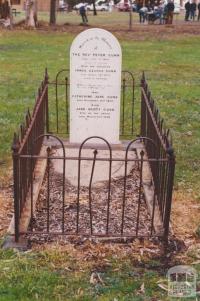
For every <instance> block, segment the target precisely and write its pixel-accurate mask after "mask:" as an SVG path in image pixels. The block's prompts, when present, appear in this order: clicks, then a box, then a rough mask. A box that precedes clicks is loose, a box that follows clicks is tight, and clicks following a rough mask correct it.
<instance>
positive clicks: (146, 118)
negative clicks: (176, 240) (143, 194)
mask: <svg viewBox="0 0 200 301" xmlns="http://www.w3.org/2000/svg"><path fill="white" fill-rule="evenodd" d="M141 136H144V137H148V138H150V139H152V140H153V141H154V142H155V144H156V147H154V146H153V145H152V144H151V143H149V142H148V140H146V141H145V147H146V151H147V155H148V158H152V157H154V158H160V159H163V158H167V160H168V162H167V164H163V162H162V160H159V161H157V163H156V164H152V162H151V161H150V162H149V163H150V166H151V171H152V178H153V182H154V189H155V196H156V198H157V202H158V205H159V209H160V213H161V217H162V221H163V224H164V229H165V236H166V237H167V236H168V232H169V220H170V212H171V201H172V190H173V183H174V171H175V155H174V151H173V148H172V138H171V135H170V131H169V129H167V128H166V126H165V124H164V120H163V119H162V118H161V116H160V113H159V110H158V108H157V106H156V103H155V101H154V99H153V97H152V95H151V92H150V89H149V87H148V84H147V82H146V79H145V75H144V73H143V77H142V80H141Z"/></svg>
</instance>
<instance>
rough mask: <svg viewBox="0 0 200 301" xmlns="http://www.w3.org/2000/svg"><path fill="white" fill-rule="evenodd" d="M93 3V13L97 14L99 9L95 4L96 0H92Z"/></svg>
mask: <svg viewBox="0 0 200 301" xmlns="http://www.w3.org/2000/svg"><path fill="white" fill-rule="evenodd" d="M92 4H93V15H94V16H96V15H97V10H96V5H95V0H92Z"/></svg>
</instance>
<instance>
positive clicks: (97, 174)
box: [9, 29, 175, 242]
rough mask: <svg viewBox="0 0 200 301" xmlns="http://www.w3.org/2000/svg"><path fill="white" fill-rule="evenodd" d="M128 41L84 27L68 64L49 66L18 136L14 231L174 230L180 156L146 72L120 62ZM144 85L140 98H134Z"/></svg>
mask: <svg viewBox="0 0 200 301" xmlns="http://www.w3.org/2000/svg"><path fill="white" fill-rule="evenodd" d="M121 60H122V54H121V47H120V44H119V42H118V41H117V39H116V38H115V37H114V36H113V35H112V34H111V33H109V32H107V31H105V30H102V29H89V30H86V31H84V32H82V33H81V34H80V35H78V36H77V37H76V38H75V40H74V41H73V43H72V46H71V50H70V71H69V70H67V69H63V70H61V71H59V72H58V74H57V75H56V79H55V81H53V82H52V81H50V79H49V78H48V74H47V70H46V72H45V77H44V80H43V82H42V83H41V86H40V88H39V90H38V95H37V98H36V103H35V106H34V109H33V112H32V114H30V112H29V111H28V112H27V115H26V120H25V124H22V125H21V126H20V132H19V135H18V134H15V135H14V141H13V172H14V207H15V216H14V218H13V221H12V223H11V225H10V229H9V231H10V233H11V234H13V235H15V241H16V242H18V241H19V239H20V236H21V235H24V234H26V235H27V236H28V237H29V238H32V239H34V238H35V239H38V238H39V239H40V238H41V237H42V238H44V237H46V236H47V237H48V236H49V235H53V236H57V235H63V236H65V237H71V236H72V237H74V236H80V237H101V238H104V239H105V238H111V239H114V238H117V239H121V238H122V239H125V238H130V239H132V238H135V237H152V236H156V237H162V238H165V239H167V237H168V234H169V220H170V211H171V201H172V190H173V178H174V169H175V157H174V153H173V148H172V142H171V138H170V132H169V130H167V129H166V127H165V126H164V121H163V119H162V118H161V117H160V114H159V111H158V109H157V107H156V104H155V102H154V100H153V98H152V96H151V93H150V90H149V87H148V84H147V82H146V79H145V75H144V74H143V75H142V79H141V83H140V85H138V86H136V85H135V79H134V76H133V74H132V73H131V72H129V71H122V70H121ZM136 89H138V90H140V91H139V92H140V93H141V99H140V101H139V100H138V99H137V100H135V92H136Z"/></svg>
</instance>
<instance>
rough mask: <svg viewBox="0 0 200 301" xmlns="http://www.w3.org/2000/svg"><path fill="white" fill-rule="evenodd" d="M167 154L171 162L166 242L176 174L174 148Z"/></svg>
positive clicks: (165, 228) (165, 222)
mask: <svg viewBox="0 0 200 301" xmlns="http://www.w3.org/2000/svg"><path fill="white" fill-rule="evenodd" d="M167 154H168V160H169V175H168V188H167V200H166V208H165V217H164V239H165V240H166V241H167V239H168V235H169V223H170V213H171V204H172V193H173V185H174V172H175V156H174V150H173V148H172V147H169V148H168V150H167Z"/></svg>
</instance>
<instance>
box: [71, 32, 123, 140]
mask: <svg viewBox="0 0 200 301" xmlns="http://www.w3.org/2000/svg"><path fill="white" fill-rule="evenodd" d="M121 57H122V55H121V46H120V44H119V42H118V40H117V39H116V38H115V37H114V36H113V35H112V34H111V33H110V32H108V31H106V30H103V29H98V28H93V29H88V30H85V31H84V32H82V33H80V34H79V35H78V36H77V37H76V38H75V39H74V41H73V43H72V46H71V49H70V142H72V143H74V142H75V143H81V142H82V141H83V140H84V139H86V138H88V137H90V136H100V137H103V138H104V139H106V140H108V142H109V143H112V144H118V143H119V126H120V90H121V89H120V88H121ZM102 142H103V141H102ZM98 143H101V141H98Z"/></svg>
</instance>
